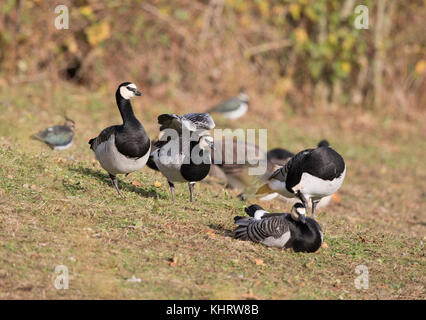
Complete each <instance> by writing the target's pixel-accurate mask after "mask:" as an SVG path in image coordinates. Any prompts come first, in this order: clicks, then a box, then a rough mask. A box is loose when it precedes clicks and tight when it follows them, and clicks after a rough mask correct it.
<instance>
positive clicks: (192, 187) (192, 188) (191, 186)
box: [188, 182, 195, 202]
mask: <svg viewBox="0 0 426 320" xmlns="http://www.w3.org/2000/svg"><path fill="white" fill-rule="evenodd" d="M194 184H195V182H190V183H188V185H189V199H190V201H191V202H194Z"/></svg>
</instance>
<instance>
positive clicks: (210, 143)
mask: <svg viewBox="0 0 426 320" xmlns="http://www.w3.org/2000/svg"><path fill="white" fill-rule="evenodd" d="M209 146H210V148H211V149H213V150H216V147H215V145H214V142H209Z"/></svg>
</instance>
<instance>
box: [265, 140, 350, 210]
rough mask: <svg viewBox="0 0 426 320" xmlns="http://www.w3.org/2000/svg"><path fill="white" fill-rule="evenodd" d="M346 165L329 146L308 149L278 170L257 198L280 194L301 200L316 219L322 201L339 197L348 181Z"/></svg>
mask: <svg viewBox="0 0 426 320" xmlns="http://www.w3.org/2000/svg"><path fill="white" fill-rule="evenodd" d="M345 174H346V165H345V161H344V160H343V158H342V156H341V155H340V154H338V153H337V152H336V151H335V150H333V149H332V148H331V147H328V146H321V147H318V148H316V149H306V150H303V151H301V152H299V153H298V154H296V155H295V156H293V157H292V158H290V159H289V160H288V162H287V163H286V164H285V165H284V166H283V167H281V168H279V169H277V170H276V171H275V172H274V173H273V174H272V175H271V176H270V177H269V179H268V180H267V182H266V184H264V185H263V186H261V187H260V188H259V189H258V191H257V194H264V193H279V194H280V195H282V196H284V197H286V198H294V197H297V198H298V199H300V200H301V201H302V203H303V205H304V206H305V207H306V208H308V206H309V201H312V215H314V214H315V207H316V205H317V204H318V202H319V201H320V200H321V198H324V197H327V196H330V195H332V194H333V193H335V192H336V191H337V190H338V189H339V188H340V187H341V185H342V183H343V180H344V179H345Z"/></svg>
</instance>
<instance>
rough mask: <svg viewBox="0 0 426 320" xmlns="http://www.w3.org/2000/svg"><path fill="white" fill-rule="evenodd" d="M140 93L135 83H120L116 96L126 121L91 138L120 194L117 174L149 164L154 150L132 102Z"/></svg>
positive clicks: (102, 163)
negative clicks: (149, 158)
mask: <svg viewBox="0 0 426 320" xmlns="http://www.w3.org/2000/svg"><path fill="white" fill-rule="evenodd" d="M141 95H142V93H140V92H139V91H138V90H137V88H136V85H134V84H133V83H131V82H124V83H122V84H120V85H119V86H118V89H117V91H116V93H115V98H116V101H117V106H118V110H119V111H120V114H121V118H122V119H123V124H121V125H115V126H111V127H108V128H105V129H104V130H102V132H101V133H100V134H99V136H97V137H96V138H93V139H90V141H89V144H90V149H92V150H93V151H94V152H95V156H96V159H97V160H98V161H99V163H100V164H101V166H102V168H104V169H105V170H106V171H107V172H108V173H109V176H110V178H111V180H112V182H113V184H114V187H115V189H116V190H117V192H118V194H119V195H120V196H121V193H120V190H119V189H118V182H117V177H116V175H117V174H128V173H131V172H133V171H136V170H139V169H141V168H142V167H143V166H144V165H145V164H146V162H147V160H148V156H149V154H150V152H149V151H150V150H151V142H150V140H149V137H148V136H147V134H146V132H145V129H144V127H143V125H142V124H141V123H140V122H139V120H138V119H137V118H136V116H135V114H134V113H133V108H132V105H131V104H130V99H131V98H133V97H134V96H141Z"/></svg>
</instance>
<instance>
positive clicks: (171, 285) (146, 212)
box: [0, 84, 426, 299]
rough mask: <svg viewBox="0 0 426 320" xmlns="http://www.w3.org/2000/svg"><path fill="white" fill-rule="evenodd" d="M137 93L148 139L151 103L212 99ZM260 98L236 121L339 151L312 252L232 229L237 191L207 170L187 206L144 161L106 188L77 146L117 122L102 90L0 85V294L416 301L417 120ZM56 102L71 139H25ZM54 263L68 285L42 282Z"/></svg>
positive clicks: (53, 118)
mask: <svg viewBox="0 0 426 320" xmlns="http://www.w3.org/2000/svg"><path fill="white" fill-rule="evenodd" d="M142 89H143V88H142ZM142 91H144V90H142ZM144 93H145V96H143V97H141V98H137V99H135V100H134V102H133V105H134V107H135V112H136V115H137V116H138V117H139V119H140V120H141V121H142V122H143V124H144V125H145V128H146V129H147V131H148V132H149V134H150V136H151V137H155V136H156V134H157V130H158V127H157V124H156V116H157V115H158V114H160V113H163V112H179V113H182V112H185V111H202V110H205V109H206V108H207V106H209V104H208V105H205V107H202V102H209V103H210V102H211V101H210V100H206V101H198V100H197V104H196V105H197V107H192V106H191V105H190V104H185V103H184V102H182V103H180V104H179V103H178V104H171V103H169V102H168V101H155V100H150V98H149V96H150V94H149V92H144ZM218 99H220V98H218ZM171 100H172V99H171ZM263 103H266V102H265V101H263V100H262V99H261V98H260V97H257V98H256V97H255V99H253V105H254V107H253V109H252V111H250V112H249V114H247V115H246V116H245V117H244V118H242V120H241V121H238V126H240V125H241V126H242V127H243V128H268V146H269V147H270V148H272V147H277V146H281V147H285V148H288V149H290V150H293V151H300V150H302V149H304V148H308V147H312V146H314V145H315V144H316V143H317V142H318V141H319V140H320V139H322V138H327V139H328V140H329V141H330V142H331V144H332V146H333V147H334V148H335V149H336V150H337V151H338V152H339V153H341V154H342V155H343V157H344V158H345V160H346V163H347V175H346V179H345V182H344V184H343V187H342V189H341V190H340V192H339V195H340V196H341V198H340V201H335V202H333V203H332V204H331V205H330V206H328V207H327V208H326V209H323V210H322V211H320V212H319V213H318V215H317V217H318V221H319V223H320V225H321V226H322V228H323V230H324V237H325V238H324V241H325V243H326V246H325V247H323V248H321V249H320V250H319V251H318V252H316V253H314V254H306V253H294V252H291V251H283V250H278V249H268V248H265V247H263V246H261V245H257V244H254V243H249V242H242V241H236V240H234V239H233V238H232V237H231V230H232V229H233V228H234V226H233V217H234V216H235V215H241V214H243V208H244V206H245V205H246V204H247V203H243V202H241V201H240V200H238V199H237V198H236V197H235V196H236V194H237V192H234V191H231V190H227V189H224V188H223V186H222V185H221V184H219V183H218V182H216V181H213V180H208V181H206V183H199V184H197V185H196V187H195V203H193V204H190V203H189V192H188V190H187V185H177V190H176V191H177V193H176V198H177V199H176V203H175V204H174V205H172V203H171V200H170V196H169V190H168V186H167V183H166V181H165V179H164V178H163V177H162V176H161V175H160V174H158V173H155V172H152V171H150V169H149V168H147V167H146V168H143V169H142V170H141V171H139V172H136V173H133V174H131V175H130V176H128V177H124V176H120V177H119V184H120V187H121V190H122V191H123V195H124V196H125V197H124V199H120V198H118V197H117V196H116V193H115V190H114V189H113V188H112V187H111V185H110V182H109V178H108V176H107V174H106V173H105V171H103V170H102V168H100V166H99V164H98V163H97V162H96V161H94V156H93V153H92V151H91V150H90V149H89V146H88V144H87V141H88V140H89V138H92V137H94V136H96V135H97V134H98V133H99V131H100V130H101V129H102V128H104V127H105V126H108V125H111V124H117V123H119V122H120V117H119V113H118V110H117V108H116V106H115V101H114V96H113V94H111V92H104V91H100V92H89V91H86V90H84V89H82V88H76V87H73V86H69V85H66V84H63V85H61V86H58V87H57V88H56V89H49V90H48V89H47V88H46V87H44V86H42V85H38V84H27V85H25V84H21V85H17V86H13V87H2V88H0V163H1V165H0V298H2V299H17V298H23V299H33V298H41V299H64V298H66V299H78V298H83V299H90V298H94V299H425V298H426V293H425V283H426V268H425V262H426V260H425V249H424V242H425V240H426V237H425V236H426V232H425V226H426V214H425V206H424V204H425V202H426V182H425V181H426V166H425V158H426V129H425V127H424V124H425V121H424V120H425V118H424V117H423V116H422V117H420V116H419V117H418V118H417V119H410V120H408V119H401V118H400V117H399V116H397V115H394V116H393V115H385V114H382V113H380V111H377V112H376V113H374V114H373V113H370V112H365V113H361V112H360V111H358V110H350V111H347V112H344V111H339V112H337V111H335V112H333V113H330V112H325V111H323V112H313V111H312V112H305V113H302V112H296V113H292V112H290V111H289V110H287V111H282V112H278V111H277V109H276V108H274V107H272V106H271V107H267V108H265V107H264V106H263V105H262V104H263ZM168 106H173V108H172V107H168ZM63 110H67V115H68V116H69V117H70V118H73V119H74V120H75V121H76V139H75V143H74V145H73V146H72V147H71V148H70V149H68V150H66V151H63V152H54V151H51V150H50V149H49V148H48V147H47V146H45V145H43V144H42V143H40V142H38V141H35V140H31V139H30V138H29V137H30V135H31V134H33V133H35V132H37V131H38V130H40V129H43V128H45V127H47V126H49V125H53V124H56V123H58V122H62V118H61V113H62V112H63ZM216 124H217V127H227V126H228V123H227V122H226V121H225V120H223V119H220V118H217V121H216ZM230 125H231V126H232V127H236V126H237V124H236V123H232V124H230ZM156 181H157V182H160V183H161V185H160V186H158V184H156V185H157V186H156V185H154V184H155V182H156ZM248 203H256V199H250V200H249V202H248ZM265 207H266V208H269V209H271V210H282V211H287V210H289V209H290V208H289V206H285V205H283V204H282V203H280V202H271V203H268V204H265ZM57 265H65V266H67V268H68V270H69V275H70V280H69V289H68V290H57V289H55V287H54V285H53V284H54V280H55V277H56V276H57V274H55V273H54V270H55V267H56V266H57ZM358 265H365V266H367V267H368V271H369V288H368V289H364V290H358V289H356V288H355V285H354V280H355V278H356V277H357V276H358V275H357V274H356V273H355V268H356V266H358ZM132 276H135V277H136V278H140V279H141V281H140V282H129V281H127V280H128V279H130V278H132Z"/></svg>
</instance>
